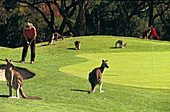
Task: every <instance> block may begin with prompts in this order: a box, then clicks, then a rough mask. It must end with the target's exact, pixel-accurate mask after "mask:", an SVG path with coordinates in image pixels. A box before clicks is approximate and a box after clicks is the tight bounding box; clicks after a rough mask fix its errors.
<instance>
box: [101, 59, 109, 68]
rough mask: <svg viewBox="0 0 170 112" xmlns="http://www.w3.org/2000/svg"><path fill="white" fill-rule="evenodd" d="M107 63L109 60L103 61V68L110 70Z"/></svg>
mask: <svg viewBox="0 0 170 112" xmlns="http://www.w3.org/2000/svg"><path fill="white" fill-rule="evenodd" d="M107 61H108V60H102V67H104V68H105V67H106V68H109V66H108V64H107Z"/></svg>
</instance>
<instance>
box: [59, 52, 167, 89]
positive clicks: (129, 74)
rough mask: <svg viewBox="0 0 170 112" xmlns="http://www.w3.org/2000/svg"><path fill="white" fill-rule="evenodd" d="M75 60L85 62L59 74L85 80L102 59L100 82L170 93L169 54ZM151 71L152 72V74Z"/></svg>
mask: <svg viewBox="0 0 170 112" xmlns="http://www.w3.org/2000/svg"><path fill="white" fill-rule="evenodd" d="M77 57H83V58H86V59H88V61H87V62H84V63H79V64H75V65H69V66H64V67H61V68H59V70H60V71H62V72H65V73H68V74H71V75H74V76H78V77H81V78H86V79H88V74H89V72H91V71H92V70H93V69H94V68H96V67H99V66H100V65H101V63H102V59H104V60H105V59H107V60H108V65H109V68H108V69H106V70H105V73H104V75H103V81H104V82H107V83H112V84H119V85H126V86H136V87H145V88H164V89H170V59H169V57H170V52H154V54H153V66H152V53H151V52H128V53H126V52H123V53H94V54H81V55H77ZM152 68H153V72H152Z"/></svg>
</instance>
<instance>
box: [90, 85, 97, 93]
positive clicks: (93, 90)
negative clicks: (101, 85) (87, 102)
mask: <svg viewBox="0 0 170 112" xmlns="http://www.w3.org/2000/svg"><path fill="white" fill-rule="evenodd" d="M91 88H92V90H91V91H89V94H90V93H94V92H95V89H96V84H91Z"/></svg>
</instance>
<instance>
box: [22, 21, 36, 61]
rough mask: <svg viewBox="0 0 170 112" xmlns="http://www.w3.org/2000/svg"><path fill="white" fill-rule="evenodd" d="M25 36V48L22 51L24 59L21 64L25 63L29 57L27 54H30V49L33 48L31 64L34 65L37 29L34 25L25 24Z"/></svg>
mask: <svg viewBox="0 0 170 112" xmlns="http://www.w3.org/2000/svg"><path fill="white" fill-rule="evenodd" d="M23 36H24V38H25V41H24V47H23V51H22V59H21V61H20V62H21V63H24V62H25V58H26V56H27V52H28V47H29V46H31V62H30V64H33V63H34V59H35V44H36V36H37V33H36V28H35V27H34V26H33V24H32V23H29V22H27V23H25V26H24V30H23Z"/></svg>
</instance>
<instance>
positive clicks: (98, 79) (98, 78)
mask: <svg viewBox="0 0 170 112" xmlns="http://www.w3.org/2000/svg"><path fill="white" fill-rule="evenodd" d="M107 61H108V60H106V61H104V60H102V65H101V67H98V68H95V69H93V71H92V72H90V73H89V82H90V83H91V91H89V92H88V93H89V94H90V93H94V92H95V88H96V85H97V84H99V92H104V91H102V82H103V73H104V70H105V68H109V66H108V65H107Z"/></svg>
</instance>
